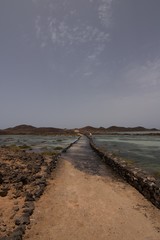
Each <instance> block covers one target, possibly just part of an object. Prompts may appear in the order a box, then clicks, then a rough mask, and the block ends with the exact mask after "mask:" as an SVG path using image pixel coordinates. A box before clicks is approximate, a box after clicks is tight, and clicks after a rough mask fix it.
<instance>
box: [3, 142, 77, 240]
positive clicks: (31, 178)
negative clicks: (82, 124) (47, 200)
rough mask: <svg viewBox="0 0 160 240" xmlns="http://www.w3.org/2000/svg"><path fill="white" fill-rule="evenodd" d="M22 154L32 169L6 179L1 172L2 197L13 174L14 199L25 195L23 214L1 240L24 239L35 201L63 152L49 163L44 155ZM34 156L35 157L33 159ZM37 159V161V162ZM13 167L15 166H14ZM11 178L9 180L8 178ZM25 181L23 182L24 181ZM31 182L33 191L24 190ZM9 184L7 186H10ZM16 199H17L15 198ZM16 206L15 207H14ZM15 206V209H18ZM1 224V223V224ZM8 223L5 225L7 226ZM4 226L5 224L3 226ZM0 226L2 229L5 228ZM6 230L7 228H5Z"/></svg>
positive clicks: (5, 193) (18, 172)
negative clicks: (24, 186)
mask: <svg viewBox="0 0 160 240" xmlns="http://www.w3.org/2000/svg"><path fill="white" fill-rule="evenodd" d="M78 140H79V138H78V139H77V140H76V141H74V142H73V143H71V144H70V145H69V146H67V147H66V148H65V149H63V150H62V152H66V151H67V150H68V149H69V148H70V147H71V146H72V145H73V144H75V143H76V142H77V141H78ZM21 155H22V156H19V157H21V158H22V160H23V162H24V161H25V162H26V164H27V166H28V167H29V165H31V166H32V171H28V172H25V174H24V173H23V175H22V174H21V170H22V169H18V171H16V174H17V175H16V177H15V176H14V175H15V172H13V173H12V174H8V175H7V174H6V175H7V176H6V179H5V180H4V178H5V177H4V176H3V175H2V174H1V173H0V197H3V198H4V200H5V197H6V196H7V193H8V188H6V184H5V181H6V182H7V183H8V185H9V184H10V185H11V180H10V179H11V177H12V176H11V175H13V185H14V187H15V194H14V197H13V201H15V200H17V199H18V198H19V197H22V196H23V197H24V205H23V207H22V209H23V210H22V214H21V215H20V216H19V217H18V218H15V220H14V221H15V228H14V230H13V231H12V232H10V233H8V234H5V233H4V236H3V237H0V240H22V239H23V235H24V234H25V230H26V227H27V226H28V225H29V224H30V217H31V215H32V214H33V212H34V209H35V205H34V201H37V200H38V199H39V198H40V197H41V195H43V193H44V191H45V188H46V186H47V180H48V179H49V178H50V176H51V173H52V172H53V170H54V169H55V168H56V166H57V163H58V160H59V158H60V156H61V153H58V154H57V155H55V156H53V157H51V161H50V162H49V163H46V162H45V158H44V157H43V156H42V155H36V154H33V155H29V154H26V153H22V154H21ZM33 156H34V158H35V159H33ZM11 160H12V159H11ZM36 161H37V162H36ZM33 163H34V164H33ZM41 166H43V167H44V166H45V171H44V173H43V174H42V176H40V175H37V176H36V173H37V172H38V173H39V172H40V169H41ZM12 167H13V166H12ZM7 177H8V178H9V180H8V179H7ZM22 181H23V182H24V183H23V182H22ZM29 183H31V184H32V191H24V190H23V185H24V184H25V185H26V186H27V185H28V184H29ZM8 185H7V186H8ZM14 199H15V200H14ZM15 204H16V205H15V206H16V208H17V210H18V209H19V207H17V204H18V201H15ZM14 208H15V207H14ZM16 208H15V211H17V210H16ZM0 225H1V224H0ZM5 226H6V224H5V225H4V228H5ZM2 227H3V226H2ZM2 227H1V226H0V231H1V230H3V229H2ZM4 230H5V229H4Z"/></svg>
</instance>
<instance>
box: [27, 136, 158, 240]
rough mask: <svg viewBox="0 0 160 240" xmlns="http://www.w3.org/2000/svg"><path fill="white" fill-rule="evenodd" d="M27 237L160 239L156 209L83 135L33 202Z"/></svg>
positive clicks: (34, 239)
mask: <svg viewBox="0 0 160 240" xmlns="http://www.w3.org/2000/svg"><path fill="white" fill-rule="evenodd" d="M24 239H25V240H27V239H32V240H42V239H43V240H90V239H92V240H106V239H108V240H118V239H120V240H159V239H160V211H159V210H158V209H156V208H155V207H154V206H153V205H152V204H151V203H149V202H148V201H147V200H145V199H144V198H143V196H142V195H141V194H139V193H138V192H137V191H136V190H135V189H134V188H132V187H131V186H129V185H128V184H126V183H124V182H123V181H122V180H120V179H118V178H117V177H116V176H114V174H113V173H112V172H111V170H110V169H107V167H106V166H105V165H104V164H103V163H102V162H101V161H100V160H99V158H98V157H97V156H96V155H95V153H94V152H92V150H91V149H90V148H89V145H88V140H87V139H86V138H85V137H82V138H81V139H80V141H79V142H78V143H77V144H75V145H74V146H73V147H72V148H71V149H70V150H69V151H68V152H67V153H66V154H64V155H63V156H62V159H61V161H60V162H59V165H58V167H57V170H56V172H55V173H54V174H53V179H51V180H50V182H49V185H48V187H47V190H46V192H45V193H44V195H43V196H42V197H41V199H40V200H39V201H38V202H37V203H36V210H35V212H34V214H33V215H32V217H31V229H28V230H27V232H26V234H25V237H24Z"/></svg>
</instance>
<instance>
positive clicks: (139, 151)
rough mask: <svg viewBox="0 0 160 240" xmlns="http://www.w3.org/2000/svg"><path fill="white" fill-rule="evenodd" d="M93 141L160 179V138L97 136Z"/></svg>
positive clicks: (145, 136)
mask: <svg viewBox="0 0 160 240" xmlns="http://www.w3.org/2000/svg"><path fill="white" fill-rule="evenodd" d="M93 141H94V143H95V144H96V145H97V146H99V147H102V148H103V149H104V150H106V151H108V152H113V153H114V154H115V155H117V156H120V157H122V158H124V159H126V160H127V161H129V162H130V163H133V164H134V165H135V166H138V167H140V168H141V169H143V170H145V171H147V172H149V173H150V174H154V175H155V176H158V177H160V136H150V135H146V134H145V135H142V134H141V135H136V134H130V135H123V134H120V135H97V136H93Z"/></svg>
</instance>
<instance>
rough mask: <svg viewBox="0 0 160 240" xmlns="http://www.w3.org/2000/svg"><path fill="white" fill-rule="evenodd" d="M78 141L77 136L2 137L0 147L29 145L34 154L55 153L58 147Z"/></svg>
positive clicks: (0, 137) (0, 136)
mask: <svg viewBox="0 0 160 240" xmlns="http://www.w3.org/2000/svg"><path fill="white" fill-rule="evenodd" d="M76 139H77V137H75V136H40V135H38V136H37V135H36V136H35V135H34V136H33V135H0V146H3V145H5V146H10V145H17V146H23V145H27V146H30V147H31V148H32V151H34V152H42V151H54V149H55V148H56V147H62V148H65V147H67V146H68V145H69V144H70V143H72V142H74V141H75V140H76Z"/></svg>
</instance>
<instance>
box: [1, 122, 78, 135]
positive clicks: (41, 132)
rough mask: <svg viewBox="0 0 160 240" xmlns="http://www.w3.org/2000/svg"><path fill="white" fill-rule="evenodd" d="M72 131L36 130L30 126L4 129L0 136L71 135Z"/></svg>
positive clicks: (49, 128) (59, 129)
mask: <svg viewBox="0 0 160 240" xmlns="http://www.w3.org/2000/svg"><path fill="white" fill-rule="evenodd" d="M73 133H74V131H73V130H67V129H61V128H52V127H48V128H47V127H39V128H36V127H34V126H31V125H26V124H22V125H18V126H15V127H13V128H6V129H4V130H0V134H1V135H2V134H15V135H16V134H17V135H19V134H31V135H50V134H53V135H55V134H73Z"/></svg>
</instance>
